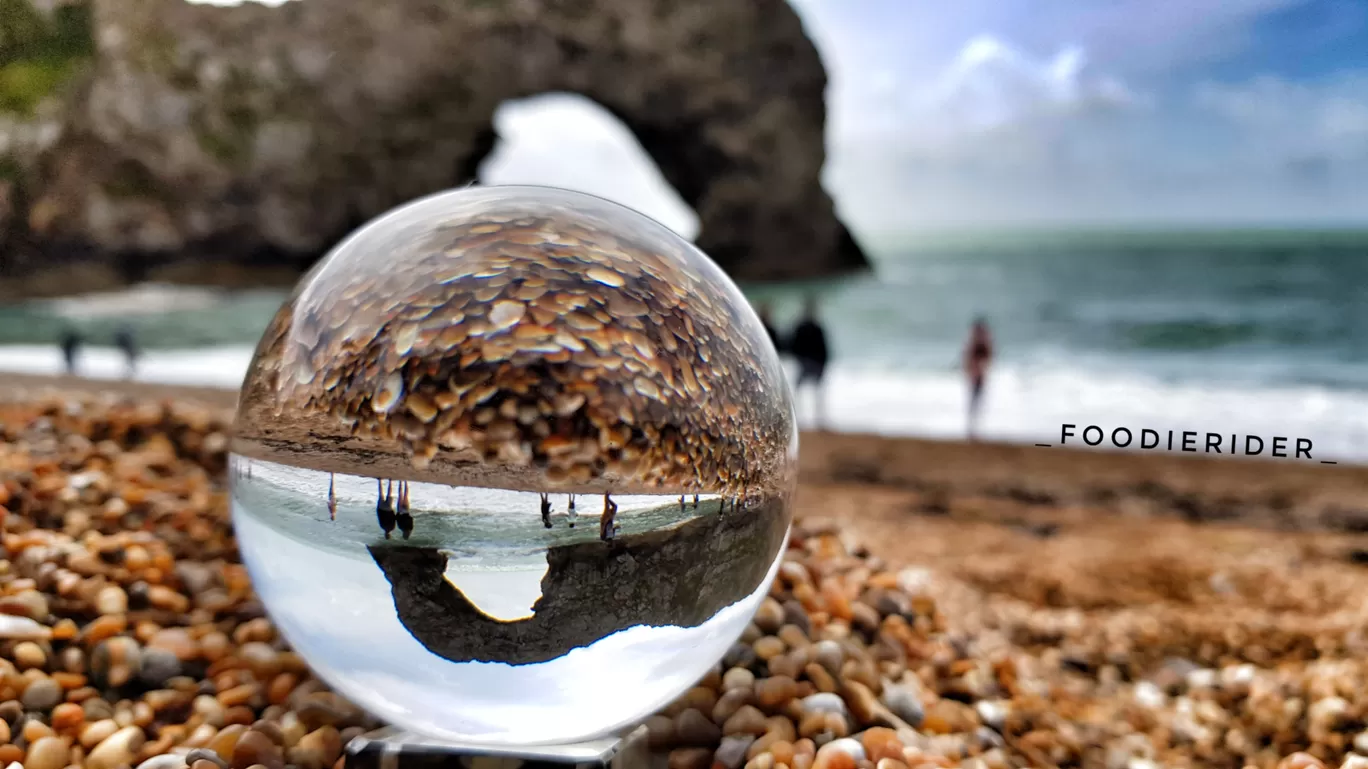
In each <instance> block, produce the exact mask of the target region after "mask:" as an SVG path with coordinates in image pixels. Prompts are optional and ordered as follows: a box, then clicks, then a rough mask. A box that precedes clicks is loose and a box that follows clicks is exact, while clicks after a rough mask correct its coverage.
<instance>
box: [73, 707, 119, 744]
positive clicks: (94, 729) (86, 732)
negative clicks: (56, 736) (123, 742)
mask: <svg viewBox="0 0 1368 769" xmlns="http://www.w3.org/2000/svg"><path fill="white" fill-rule="evenodd" d="M87 715H88V713H87ZM117 731H119V725H118V724H116V723H115V722H114V719H112V718H105V719H102V720H99V721H95V722H93V723H91V724H88V725H87V726H86V727H85V728H84V729H82V730H81V736H80V738H79V741H80V743H81V745H82V746H84V747H85V748H87V749H89V748H93V747H95V746H96V745H99V744H100V743H101V742H104V741H105V740H106V739H108V738H109V736H110V735H112V734H114V732H117Z"/></svg>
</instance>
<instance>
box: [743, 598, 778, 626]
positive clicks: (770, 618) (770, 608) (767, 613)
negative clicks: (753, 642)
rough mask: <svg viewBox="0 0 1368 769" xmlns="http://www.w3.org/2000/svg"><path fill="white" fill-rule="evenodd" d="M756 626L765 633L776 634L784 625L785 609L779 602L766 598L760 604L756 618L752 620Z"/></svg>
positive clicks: (756, 611)
mask: <svg viewBox="0 0 1368 769" xmlns="http://www.w3.org/2000/svg"><path fill="white" fill-rule="evenodd" d="M751 621H752V622H754V623H755V626H756V627H758V628H760V630H761V631H763V632H765V633H771V634H772V633H774V632H776V631H778V630H779V628H780V626H781V625H783V624H784V607H782V606H780V605H779V602H778V601H776V600H774V599H773V598H770V597H769V596H766V597H765V599H764V600H763V601H761V602H760V607H759V608H758V609H756V610H755V617H754V618H752V619H751Z"/></svg>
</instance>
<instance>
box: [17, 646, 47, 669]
mask: <svg viewBox="0 0 1368 769" xmlns="http://www.w3.org/2000/svg"><path fill="white" fill-rule="evenodd" d="M14 664H15V666H16V667H18V668H19V669H20V670H28V669H30V668H42V667H43V666H45V665H47V653H46V652H44V651H43V647H41V646H39V645H38V644H36V643H34V642H33V641H21V642H19V643H17V644H15V645H14Z"/></svg>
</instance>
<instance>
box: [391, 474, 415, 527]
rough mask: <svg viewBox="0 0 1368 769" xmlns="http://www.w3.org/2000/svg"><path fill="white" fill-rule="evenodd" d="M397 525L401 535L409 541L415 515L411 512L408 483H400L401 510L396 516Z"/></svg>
mask: <svg viewBox="0 0 1368 769" xmlns="http://www.w3.org/2000/svg"><path fill="white" fill-rule="evenodd" d="M394 519H395V523H397V524H399V533H401V534H403V535H404V539H408V538H409V536H410V535H412V534H413V513H411V512H409V485H408V481H399V508H398V512H397V513H396V514H395V516H394Z"/></svg>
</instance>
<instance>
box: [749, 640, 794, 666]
mask: <svg viewBox="0 0 1368 769" xmlns="http://www.w3.org/2000/svg"><path fill="white" fill-rule="evenodd" d="M751 648H752V649H754V650H755V656H757V657H759V658H760V659H762V660H769V659H772V658H774V657H778V656H779V655H780V654H783V653H784V652H785V651H786V650H787V649H788V647H787V646H785V645H784V642H783V641H781V640H779V639H778V638H776V637H775V636H772V635H767V636H764V637H762V638H757V639H755V643H753V644H751Z"/></svg>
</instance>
